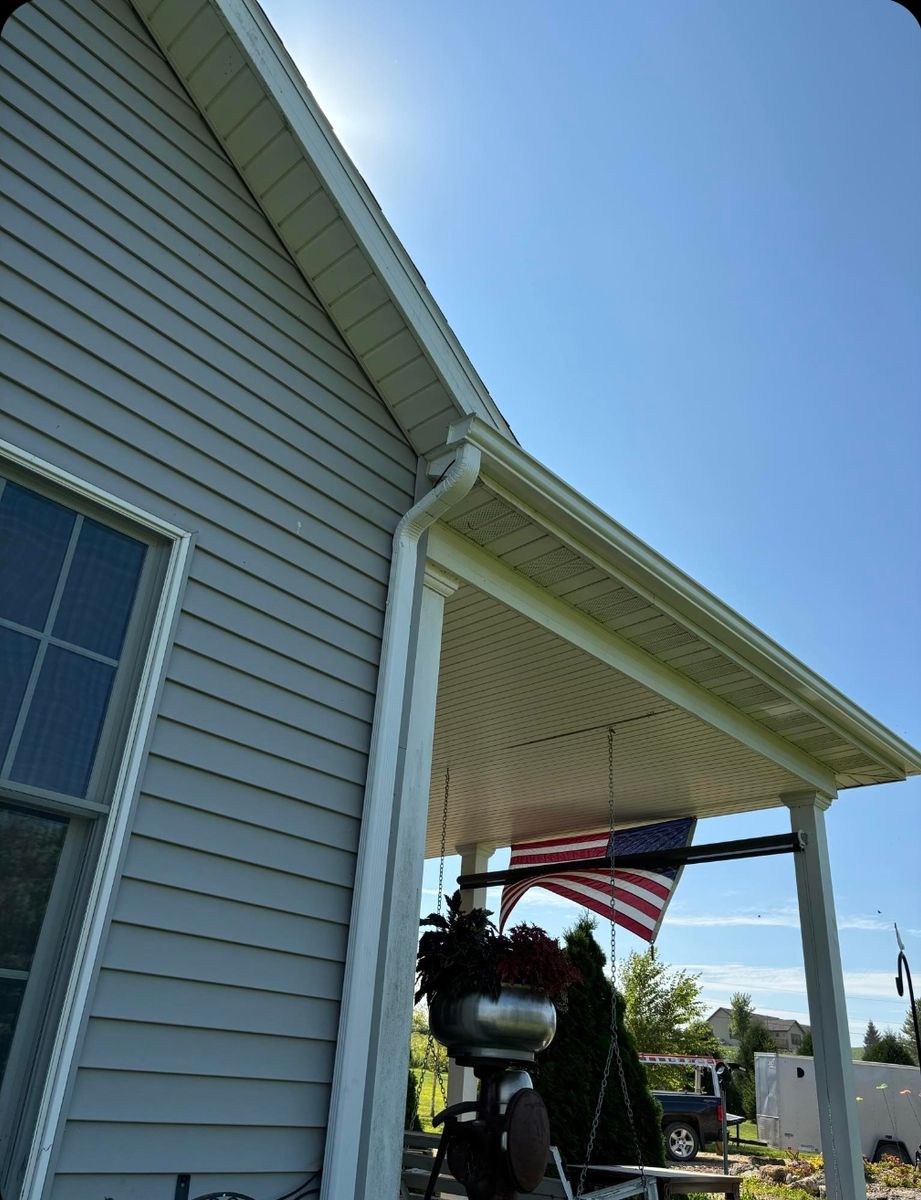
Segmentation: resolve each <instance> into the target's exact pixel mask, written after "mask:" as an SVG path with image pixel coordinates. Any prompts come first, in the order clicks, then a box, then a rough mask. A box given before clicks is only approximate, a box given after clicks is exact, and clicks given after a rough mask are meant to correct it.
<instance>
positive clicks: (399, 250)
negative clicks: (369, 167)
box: [142, 0, 514, 440]
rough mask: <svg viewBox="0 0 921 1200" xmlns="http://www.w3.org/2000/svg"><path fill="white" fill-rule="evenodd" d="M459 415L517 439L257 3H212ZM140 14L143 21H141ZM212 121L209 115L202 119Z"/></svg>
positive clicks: (233, 0) (245, 0) (252, 0)
mask: <svg viewBox="0 0 921 1200" xmlns="http://www.w3.org/2000/svg"><path fill="white" fill-rule="evenodd" d="M210 3H211V4H212V5H213V6H214V8H215V9H216V10H217V11H218V13H219V14H220V16H221V19H222V20H223V22H224V24H225V25H226V27H227V29H228V30H229V31H230V32H231V34H232V36H233V38H234V40H235V41H236V43H237V46H238V48H239V50H240V52H241V54H242V55H243V56H244V58H245V59H246V61H247V62H248V64H249V65H250V67H251V68H252V69H253V70H254V71H255V72H256V73H257V75H258V76H259V78H260V79H261V81H262V83H263V85H264V87H265V90H266V91H267V92H268V94H269V95H270V96H271V97H272V99H273V101H274V103H275V105H276V106H277V108H278V110H279V112H280V113H281V114H282V116H283V117H284V119H285V121H286V123H287V125H288V127H289V129H290V131H291V133H292V135H293V136H294V137H295V139H296V140H297V141H298V142H299V143H300V144H301V145H302V146H303V147H304V149H305V151H306V154H307V157H308V158H309V159H310V160H311V161H312V163H313V164H314V166H315V168H316V170H317V171H318V174H319V175H320V177H321V179H322V181H323V184H324V186H325V187H326V188H327V190H328V192H329V194H330V196H331V198H332V200H333V202H334V203H335V204H336V206H337V208H338V209H339V211H340V213H341V215H342V218H343V220H344V221H345V222H346V224H347V225H348V227H349V228H350V229H351V231H352V234H353V235H354V237H355V239H356V241H357V242H358V244H359V245H360V246H361V247H362V249H363V250H364V251H365V253H366V255H367V256H368V259H369V261H370V263H371V265H372V267H373V268H374V270H375V272H376V273H377V275H378V277H379V278H380V280H381V283H382V284H383V286H384V288H385V290H386V291H387V292H388V293H389V294H390V296H391V298H392V300H393V303H394V304H395V305H396V307H397V308H398V309H399V311H400V313H401V315H402V316H403V319H404V320H405V322H406V324H407V326H408V327H409V328H410V330H411V331H412V332H413V334H414V335H415V336H416V338H417V339H418V341H419V343H420V345H421V347H422V348H423V349H424V351H425V352H426V354H427V355H428V357H429V359H430V361H431V363H432V366H433V368H434V369H435V370H436V372H437V373H438V374H439V375H440V376H441V378H442V381H443V383H444V385H445V387H446V388H448V389H449V392H450V394H451V395H452V397H453V398H454V400H455V402H456V403H457V406H458V408H459V409H460V410H461V412H468V413H472V414H474V415H477V416H479V417H480V418H481V419H483V418H486V419H487V420H488V421H490V422H492V423H493V424H494V425H495V427H496V428H497V429H498V430H500V431H501V432H502V433H503V434H504V435H505V436H507V437H508V438H512V439H513V440H514V434H513V433H512V431H511V428H510V427H509V425H508V422H507V421H506V420H505V418H504V417H503V416H502V414H501V412H500V411H499V408H498V406H497V405H496V403H495V401H494V400H493V398H492V397H491V396H490V394H489V391H488V389H487V388H486V385H485V384H484V383H483V381H482V379H481V378H480V376H479V374H478V373H477V371H476V368H475V367H474V366H473V364H472V363H471V361H470V359H469V358H468V356H467V354H466V352H465V351H464V349H463V347H462V346H461V344H460V341H459V340H458V338H457V336H456V335H455V333H454V331H453V330H452V329H451V327H450V325H449V324H448V321H447V319H446V318H445V316H444V314H443V313H442V311H441V309H440V308H439V306H438V304H437V303H436V301H435V299H434V297H433V296H432V294H431V292H430V291H429V289H428V287H427V285H426V283H425V280H424V279H423V278H422V275H421V274H420V272H419V270H418V269H417V268H416V266H415V264H414V263H413V261H412V259H411V258H410V256H409V254H408V253H407V251H406V249H405V247H404V246H403V244H402V243H401V242H400V240H399V238H398V237H397V235H396V234H395V233H394V231H393V229H392V227H391V226H390V223H389V222H388V221H387V219H386V217H385V216H384V214H383V212H382V210H381V207H380V205H379V204H378V203H377V201H376V200H375V198H374V195H373V193H372V192H371V189H370V188H369V187H368V185H367V183H366V182H365V180H364V179H363V178H362V176H361V173H360V172H359V171H358V169H357V167H356V166H355V164H354V163H353V162H352V160H351V158H350V157H349V155H348V154H347V152H346V150H345V148H344V146H343V145H342V143H341V142H340V141H339V139H338V137H337V136H336V134H335V131H334V130H333V127H332V125H331V124H330V123H329V121H328V120H327V118H326V117H325V115H324V114H323V111H322V109H321V108H320V106H319V104H318V103H317V102H316V100H315V99H314V97H313V95H312V93H311V92H310V89H309V88H308V87H307V84H306V82H305V80H304V78H303V76H302V75H301V73H300V71H299V70H298V68H297V66H296V65H295V63H294V61H293V59H292V58H291V56H290V54H289V53H288V51H287V50H286V49H285V47H284V44H283V43H282V41H281V39H280V38H279V36H278V34H277V33H276V31H275V29H274V28H273V26H272V24H271V22H270V21H269V19H268V18H267V17H266V15H265V13H264V12H263V10H262V8H261V7H260V5H259V4H258V3H257V2H256V0H210ZM142 15H143V14H142ZM205 119H206V120H207V116H206V118H205Z"/></svg>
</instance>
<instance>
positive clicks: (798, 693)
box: [448, 418, 921, 777]
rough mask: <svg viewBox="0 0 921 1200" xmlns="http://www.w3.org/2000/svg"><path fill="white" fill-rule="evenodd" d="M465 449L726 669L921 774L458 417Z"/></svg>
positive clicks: (878, 731) (665, 570)
mask: <svg viewBox="0 0 921 1200" xmlns="http://www.w3.org/2000/svg"><path fill="white" fill-rule="evenodd" d="M460 441H470V442H472V443H473V444H474V445H475V446H477V448H478V449H479V450H480V452H481V454H482V455H483V471H482V476H483V482H484V483H485V484H486V485H487V486H495V487H496V488H497V490H498V491H499V492H500V494H501V492H502V491H506V492H507V493H508V498H509V500H510V502H511V503H514V504H516V505H517V506H518V507H520V508H522V509H524V510H530V511H531V513H532V514H533V516H534V519H535V520H536V521H538V522H539V523H541V524H543V525H545V526H546V527H547V528H548V529H551V531H552V532H556V533H557V534H558V536H559V537H560V538H561V540H563V541H565V542H567V543H568V544H569V545H572V546H573V548H574V549H576V550H578V551H579V552H580V553H583V554H585V555H586V557H588V558H589V559H590V560H591V561H595V562H597V563H598V565H599V566H600V567H601V568H602V569H603V570H608V571H610V572H611V573H612V574H614V575H616V577H617V578H619V579H622V580H623V582H624V583H625V584H627V586H629V587H631V588H633V589H635V590H636V591H637V592H638V593H639V594H640V595H643V596H645V597H646V598H648V599H649V601H650V603H652V604H655V605H656V606H658V607H659V608H661V609H662V611H663V612H665V613H667V614H668V615H670V616H672V617H673V618H674V619H675V620H676V621H679V622H681V623H682V624H683V625H685V626H686V627H687V628H688V629H689V630H691V631H692V632H694V633H695V634H697V635H698V636H699V637H700V638H702V639H703V640H705V641H707V642H709V643H710V645H712V646H713V647H714V648H715V649H718V650H720V652H721V653H724V654H726V655H727V657H729V658H731V659H732V660H733V661H734V662H737V663H739V664H740V665H741V666H744V667H745V668H746V669H747V670H750V671H751V672H752V674H754V675H756V676H757V677H758V678H760V679H762V680H763V681H764V682H765V683H768V684H770V685H771V686H772V687H774V688H776V689H777V690H778V691H779V692H781V693H782V694H783V695H785V696H786V697H787V698H788V699H789V700H790V701H791V702H792V703H794V704H796V705H798V706H799V707H800V708H802V709H803V710H804V711H806V712H808V713H810V714H811V715H812V716H814V717H815V719H816V720H818V721H820V722H821V723H822V724H823V725H825V726H826V727H827V728H829V729H831V730H834V731H835V732H836V733H838V734H839V735H840V736H841V737H842V738H844V739H845V740H846V741H847V742H849V743H850V744H852V745H853V746H854V747H855V748H859V749H861V750H863V751H864V752H866V753H867V754H868V755H869V756H870V757H871V758H874V759H876V760H877V761H878V762H880V763H882V764H883V765H885V766H886V767H887V768H888V769H890V770H891V771H893V773H894V774H896V775H901V776H903V777H904V776H905V775H915V774H918V773H921V751H919V750H917V749H916V748H915V747H913V746H911V745H910V744H909V743H908V742H906V741H904V740H903V739H902V738H900V737H899V736H898V734H896V733H893V732H892V731H891V730H889V729H887V728H886V727H885V726H884V725H882V724H881V723H880V722H879V721H877V720H876V719H875V718H874V717H872V716H870V714H869V713H867V712H865V711H864V710H863V709H862V708H860V707H859V706H858V705H856V704H854V702H853V701H851V700H849V699H848V698H847V697H846V696H844V695H842V694H841V693H840V692H839V691H837V689H835V688H834V687H832V685H831V684H829V683H827V682H826V681H825V680H824V679H822V678H821V677H820V676H818V675H816V674H815V673H814V672H813V671H811V670H810V669H809V668H808V667H807V666H805V664H804V663H801V662H800V661H799V660H798V659H797V658H795V657H794V656H793V655H792V654H789V653H788V652H787V651H786V650H784V649H783V648H782V647H781V646H779V645H778V644H777V643H776V642H774V641H772V640H771V639H770V638H769V637H768V636H767V635H766V634H764V633H762V632H761V631H760V630H759V629H757V628H756V627H755V626H754V625H752V624H750V622H748V621H746V620H745V618H744V617H742V616H740V615H739V614H738V613H736V612H734V611H733V610H732V609H731V608H729V607H728V605H726V604H723V602H722V601H721V600H719V599H718V598H717V597H716V596H714V595H713V594H712V593H711V592H708V591H707V590H706V588H703V587H701V585H700V584H699V583H696V582H695V581H694V580H693V579H691V578H690V576H688V575H686V574H685V573H684V572H683V571H681V570H679V568H678V567H676V566H674V565H673V564H672V563H670V562H669V561H668V560H667V559H666V558H664V557H663V556H662V555H660V554H657V553H656V551H655V550H653V549H652V548H651V547H650V546H647V545H646V543H645V542H642V541H640V539H639V538H637V537H635V536H634V535H633V534H631V533H630V532H629V531H628V530H626V529H625V528H624V527H623V526H622V525H619V524H618V523H617V522H616V521H614V520H613V519H612V518H611V517H609V516H608V515H607V514H606V513H605V512H603V511H602V510H601V509H600V508H598V507H597V506H596V505H594V504H592V503H591V501H589V500H587V499H586V498H585V497H584V496H582V495H580V493H579V492H577V491H576V490H575V489H574V488H572V487H570V486H569V484H567V483H566V482H565V481H564V480H562V479H560V478H559V476H557V475H554V474H553V472H552V471H549V470H548V469H547V468H546V467H544V466H543V465H542V464H541V463H539V462H537V460H536V459H534V458H532V457H531V456H530V455H529V454H527V453H526V452H525V451H524V450H522V449H521V447H519V446H517V445H512V444H511V443H510V442H508V440H507V439H504V438H500V437H496V436H495V434H494V433H493V431H492V430H491V429H489V427H488V426H486V425H484V424H483V423H482V422H480V421H477V420H476V419H475V418H467V419H466V420H464V421H461V422H458V423H457V424H456V425H453V426H452V427H451V430H450V431H449V435H448V452H449V453H450V451H451V448H452V447H453V446H454V445H455V444H456V443H457V442H460Z"/></svg>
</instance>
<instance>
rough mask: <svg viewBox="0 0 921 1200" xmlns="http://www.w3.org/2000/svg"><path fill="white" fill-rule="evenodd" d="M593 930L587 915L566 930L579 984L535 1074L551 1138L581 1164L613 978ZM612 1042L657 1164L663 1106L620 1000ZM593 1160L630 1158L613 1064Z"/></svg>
mask: <svg viewBox="0 0 921 1200" xmlns="http://www.w3.org/2000/svg"><path fill="white" fill-rule="evenodd" d="M594 928H595V921H594V919H593V918H592V917H589V916H587V915H586V916H583V917H581V918H580V919H579V920H578V921H577V922H576V924H575V925H574V926H573V928H572V929H569V930H567V932H566V934H565V935H564V937H565V942H566V948H567V950H568V951H569V955H570V958H571V959H572V961H573V963H574V965H575V966H576V967H577V968H578V970H579V973H580V975H581V981H580V982H579V983H577V984H574V985H573V986H572V987H570V989H569V993H568V999H567V1005H566V1011H565V1012H560V1013H559V1017H558V1020H557V1028H556V1037H555V1038H554V1039H553V1041H552V1042H551V1043H550V1045H549V1046H548V1048H547V1049H546V1050H545V1051H544V1052H543V1053H542V1054H541V1055H540V1056H539V1058H538V1065H537V1067H536V1069H535V1071H534V1075H535V1087H536V1088H537V1089H538V1091H539V1092H540V1094H541V1095H542V1096H543V1098H544V1101H545V1103H546V1105H547V1109H548V1111H549V1113H550V1136H551V1138H552V1140H553V1142H554V1144H556V1145H558V1146H559V1147H560V1151H561V1153H562V1155H563V1157H564V1158H565V1159H567V1160H568V1161H570V1162H582V1161H584V1158H585V1151H586V1142H587V1140H588V1132H589V1129H590V1128H591V1124H592V1117H593V1115H594V1112H595V1105H596V1102H597V1097H598V1088H599V1085H600V1083H601V1078H602V1073H603V1070H604V1064H605V1060H606V1058H607V1053H608V1046H609V1042H610V1016H611V983H610V980H609V979H608V977H607V975H606V973H605V969H604V968H605V956H604V953H603V951H602V949H601V947H600V946H599V945H598V943H597V942H596V941H595V938H594V936H593V932H592V931H593V930H594ZM617 1040H618V1044H619V1046H620V1053H621V1058H622V1060H623V1066H624V1075H625V1078H626V1084H627V1092H628V1095H629V1097H630V1103H631V1106H632V1108H633V1118H634V1123H635V1125H636V1134H637V1138H638V1140H639V1144H640V1148H641V1151H642V1155H643V1161H644V1162H645V1163H647V1164H648V1165H649V1166H662V1165H663V1163H664V1161H665V1160H664V1147H663V1143H662V1127H661V1120H662V1110H661V1109H660V1107H659V1105H658V1104H657V1103H656V1101H655V1100H654V1099H653V1097H652V1094H651V1092H650V1090H649V1083H648V1081H647V1079H646V1072H645V1070H644V1069H643V1065H642V1063H641V1062H640V1060H639V1057H638V1055H637V1049H636V1043H635V1042H634V1040H633V1038H632V1037H631V1035H630V1033H629V1032H628V1030H627V1027H626V1025H625V1023H624V1005H623V1003H622V1002H621V1003H619V1004H618V1006H617ZM592 1158H593V1160H594V1161H595V1162H599V1163H604V1162H608V1163H613V1162H633V1161H634V1160H635V1159H636V1148H635V1146H634V1140H633V1133H632V1131H631V1128H630V1124H629V1120H628V1118H627V1113H626V1106H625V1104H624V1101H623V1096H622V1093H621V1085H620V1079H619V1076H618V1072H617V1066H616V1063H615V1064H613V1065H612V1067H611V1073H610V1077H609V1079H608V1087H607V1091H606V1093H605V1100H604V1107H603V1109H602V1114H601V1120H600V1122H599V1124H598V1136H597V1139H596V1142H595V1148H594V1151H593V1155H592Z"/></svg>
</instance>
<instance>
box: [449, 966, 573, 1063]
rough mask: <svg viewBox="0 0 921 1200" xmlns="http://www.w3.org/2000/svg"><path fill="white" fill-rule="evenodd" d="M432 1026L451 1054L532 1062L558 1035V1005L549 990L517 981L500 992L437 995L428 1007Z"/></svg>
mask: <svg viewBox="0 0 921 1200" xmlns="http://www.w3.org/2000/svg"><path fill="white" fill-rule="evenodd" d="M429 1028H430V1029H431V1031H432V1033H433V1034H434V1036H435V1037H436V1038H437V1039H438V1041H439V1042H441V1043H442V1045H444V1046H445V1048H446V1049H447V1051H448V1054H449V1055H450V1056H451V1058H503V1059H509V1060H511V1061H512V1062H533V1061H534V1055H535V1054H536V1053H537V1051H539V1050H544V1049H546V1047H547V1046H549V1045H550V1043H551V1042H552V1041H553V1035H554V1034H555V1033H556V1009H555V1008H554V1006H553V1001H552V1000H551V999H550V997H549V996H548V995H547V993H546V992H541V991H538V990H536V989H534V988H525V987H518V986H515V985H512V986H507V987H503V988H502V989H501V990H500V992H499V995H498V996H496V997H493V996H490V995H488V994H487V993H485V992H465V993H464V994H463V995H460V996H450V995H446V994H445V993H443V992H442V993H438V994H437V995H436V996H434V997H433V999H432V1003H431V1005H430V1006H429Z"/></svg>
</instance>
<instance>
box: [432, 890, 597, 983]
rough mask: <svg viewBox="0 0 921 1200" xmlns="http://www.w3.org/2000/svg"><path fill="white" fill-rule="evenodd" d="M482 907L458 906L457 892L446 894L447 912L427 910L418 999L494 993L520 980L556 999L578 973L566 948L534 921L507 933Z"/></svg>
mask: <svg viewBox="0 0 921 1200" xmlns="http://www.w3.org/2000/svg"><path fill="white" fill-rule="evenodd" d="M491 916H492V913H491V912H490V911H489V910H488V909H485V908H474V909H471V910H470V911H469V912H463V911H462V909H461V894H460V892H459V891H457V892H455V893H454V895H453V896H449V897H448V899H447V915H446V916H442V915H441V914H440V913H429V915H428V916H427V917H425V918H424V920H422V921H420V922H419V924H420V925H421V926H422V927H423V928H426V927H428V932H427V933H424V934H423V935H422V937H421V938H420V939H419V950H418V953H417V955H416V974H417V976H418V990H417V992H416V1001H417V1002H418V1001H419V1000H421V999H422V997H423V996H424V997H425V999H426V1000H427V1001H429V1002H431V999H432V997H433V996H434V995H436V994H439V993H440V994H442V995H448V996H462V995H464V994H466V993H467V992H484V993H486V994H487V995H489V996H492V997H493V998H495V997H497V996H498V995H499V992H500V991H501V989H502V985H503V984H518V985H520V986H522V987H531V988H535V989H537V990H538V991H542V992H546V993H547V995H548V996H549V997H550V999H551V1000H558V999H560V998H561V997H562V996H563V994H564V993H565V991H566V989H567V988H568V987H569V986H570V984H572V983H574V982H575V981H576V980H577V979H578V978H579V973H578V971H576V970H575V968H574V967H573V966H572V964H571V963H570V961H569V957H568V955H567V953H566V951H565V950H563V949H562V948H561V947H560V946H559V944H558V943H557V942H556V941H555V940H554V939H553V938H552V937H549V936H548V935H547V934H546V933H545V932H544V931H543V929H540V928H538V926H537V925H526V924H522V925H516V926H515V928H514V929H512V930H511V931H510V933H509V934H508V936H507V937H505V936H503V935H502V934H500V933H499V932H498V930H497V929H496V927H495V925H494V924H493V923H492V921H490V919H489V918H490V917H491Z"/></svg>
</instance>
